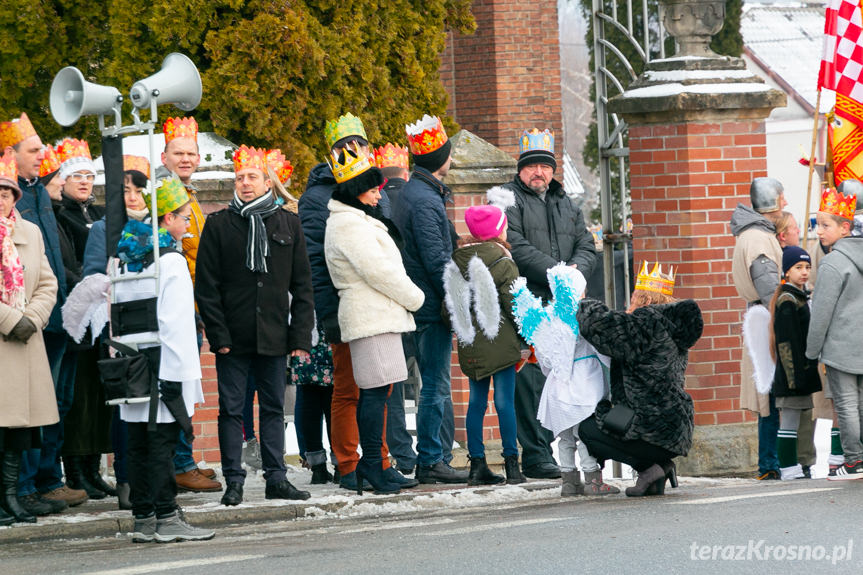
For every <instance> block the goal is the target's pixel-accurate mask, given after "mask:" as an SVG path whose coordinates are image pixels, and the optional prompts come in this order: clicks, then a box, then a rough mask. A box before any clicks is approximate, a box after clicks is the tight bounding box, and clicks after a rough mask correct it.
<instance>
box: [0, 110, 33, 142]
mask: <svg viewBox="0 0 863 575" xmlns="http://www.w3.org/2000/svg"><path fill="white" fill-rule="evenodd" d="M35 135H36V128H34V127H33V124H32V123H30V118H28V117H27V114H21V117H20V118H15V119H14V120H9V121H8V122H2V123H0V150H2V149H3V148H5V147H7V146H14V145H15V144H18V143H20V142H23V141H24V140H26V139H27V138H29V137H30V136H35Z"/></svg>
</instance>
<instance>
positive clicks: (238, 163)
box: [234, 145, 267, 175]
mask: <svg viewBox="0 0 863 575" xmlns="http://www.w3.org/2000/svg"><path fill="white" fill-rule="evenodd" d="M250 168H256V169H258V170H261V171H262V172H264V175H266V174H267V151H266V150H263V149H261V148H249V147H248V146H245V145H243V146H240V147H239V148H237V150H236V151H235V152H234V171H235V172H239V171H240V170H248V169H250Z"/></svg>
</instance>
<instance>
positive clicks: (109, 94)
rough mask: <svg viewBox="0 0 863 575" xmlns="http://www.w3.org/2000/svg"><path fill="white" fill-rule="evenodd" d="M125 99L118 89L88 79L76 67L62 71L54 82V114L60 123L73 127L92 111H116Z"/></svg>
mask: <svg viewBox="0 0 863 575" xmlns="http://www.w3.org/2000/svg"><path fill="white" fill-rule="evenodd" d="M122 102H123V96H121V95H120V91H119V90H118V89H117V88H114V87H113V86H102V85H100V84H93V83H92V82H88V81H86V80H85V79H84V75H83V74H82V73H81V72H80V71H79V70H78V68H75V67H74V66H67V67H65V68H63V69H62V70H60V71H59V72H58V73H57V75H56V76H54V81H53V82H51V94H50V103H51V115H52V116H54V119H55V120H56V121H57V123H58V124H60V125H61V126H71V125H72V124H74V123H75V122H77V121H78V119H79V118H80V117H81V116H86V115H89V114H95V115H99V116H104V115H106V114H115V113H117V112H118V111H119V106H120V105H121V104H122Z"/></svg>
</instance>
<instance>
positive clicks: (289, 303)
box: [195, 209, 314, 356]
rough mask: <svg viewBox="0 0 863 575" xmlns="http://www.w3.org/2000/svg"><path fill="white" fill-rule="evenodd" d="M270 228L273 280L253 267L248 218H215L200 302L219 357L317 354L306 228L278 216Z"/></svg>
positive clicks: (204, 237) (202, 251) (207, 237)
mask: <svg viewBox="0 0 863 575" xmlns="http://www.w3.org/2000/svg"><path fill="white" fill-rule="evenodd" d="M264 224H265V226H266V229H267V240H268V241H269V244H270V255H269V257H268V258H267V268H268V269H269V272H268V273H260V272H252V271H251V270H249V268H247V267H246V238H247V236H248V230H249V221H248V220H247V219H246V218H243V217H242V216H240V215H239V214H236V213H234V212H231V211H229V210H228V209H224V210H221V211H219V212H216V213H214V214H211V215H210V216H209V217H208V218H207V225H206V226H204V231H203V232H202V234H201V244H200V246H199V248H198V260H197V281H196V282H195V299H196V300H197V303H198V310H199V311H200V313H201V318H202V319H203V321H204V327H205V330H206V332H207V339H208V340H209V342H210V348H211V349H212V350H213V351H216V350H218V349H219V348H222V347H230V348H231V353H237V354H253V353H255V354H259V355H268V356H279V355H286V354H287V353H289V352H290V351H292V350H295V349H302V350H306V351H310V350H311V343H312V341H311V338H312V328H313V327H314V301H313V296H312V278H311V270H310V269H309V259H308V256H307V254H306V240H305V238H304V236H303V230H302V227H301V226H300V220H299V218H298V217H297V216H296V215H295V214H292V213H290V212H288V211H286V210H278V211H276V212H275V213H273V214H272V215H270V216H269V217H268V218H266V219H265V220H264ZM289 313H290V321H289V317H288V314H289Z"/></svg>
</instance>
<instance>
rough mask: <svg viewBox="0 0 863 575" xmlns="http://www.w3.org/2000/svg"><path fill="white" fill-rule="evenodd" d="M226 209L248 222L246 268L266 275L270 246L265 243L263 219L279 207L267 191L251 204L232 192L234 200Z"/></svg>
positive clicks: (265, 235) (265, 230) (265, 233)
mask: <svg viewBox="0 0 863 575" xmlns="http://www.w3.org/2000/svg"><path fill="white" fill-rule="evenodd" d="M228 209H229V210H231V211H232V212H234V213H235V214H239V215H240V216H241V217H244V218H246V219H247V220H249V236H248V238H247V239H246V267H247V268H249V269H250V270H252V271H253V272H263V273H267V271H268V270H267V259H266V258H267V256H268V255H270V244H269V242H268V241H267V229H266V227H265V226H264V218H267V217H269V216H271V215H272V214H274V213H275V212H277V211H279V206H278V205H277V204H276V201H275V198H273V194H272V192H270V191H268V192H267V193H266V194H264V195H263V196H261V197H260V198H255V199H254V200H252V201H251V202H247V203H245V202H243V201H242V200H240V197H239V196H238V195H237V192H234V199H233V200H231V203H230V204H229V205H228Z"/></svg>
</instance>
